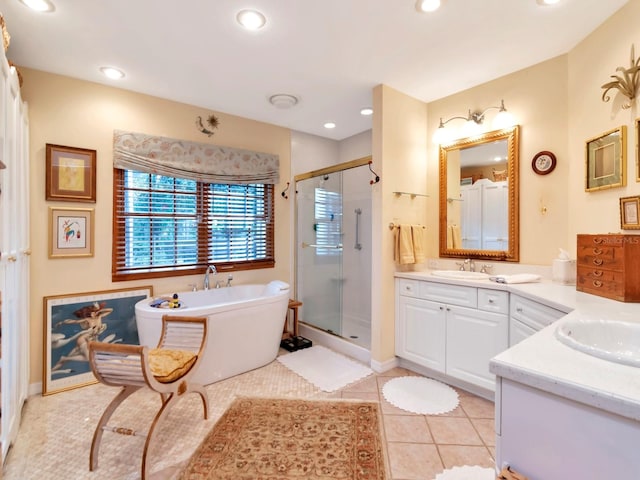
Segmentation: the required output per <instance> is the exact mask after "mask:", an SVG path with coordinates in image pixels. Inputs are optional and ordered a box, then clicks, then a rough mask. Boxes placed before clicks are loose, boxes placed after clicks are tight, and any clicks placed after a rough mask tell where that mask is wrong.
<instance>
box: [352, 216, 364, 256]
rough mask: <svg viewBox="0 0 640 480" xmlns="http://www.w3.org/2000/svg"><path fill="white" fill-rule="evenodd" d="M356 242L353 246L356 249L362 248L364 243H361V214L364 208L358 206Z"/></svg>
mask: <svg viewBox="0 0 640 480" xmlns="http://www.w3.org/2000/svg"><path fill="white" fill-rule="evenodd" d="M355 214H356V244H355V245H354V246H353V248H355V249H356V250H362V244H361V243H360V215H362V209H360V208H356V209H355Z"/></svg>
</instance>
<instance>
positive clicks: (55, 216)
mask: <svg viewBox="0 0 640 480" xmlns="http://www.w3.org/2000/svg"><path fill="white" fill-rule="evenodd" d="M93 216H94V210H93V208H59V207H49V258H68V257H93V244H94V238H93V237H94V235H93V231H94V222H93Z"/></svg>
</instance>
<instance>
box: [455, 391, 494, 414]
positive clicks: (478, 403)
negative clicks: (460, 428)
mask: <svg viewBox="0 0 640 480" xmlns="http://www.w3.org/2000/svg"><path fill="white" fill-rule="evenodd" d="M460 405H461V406H462V408H463V409H464V411H465V412H466V413H467V415H468V416H469V418H495V404H494V403H493V402H490V401H489V400H485V399H484V398H481V397H476V396H475V395H460Z"/></svg>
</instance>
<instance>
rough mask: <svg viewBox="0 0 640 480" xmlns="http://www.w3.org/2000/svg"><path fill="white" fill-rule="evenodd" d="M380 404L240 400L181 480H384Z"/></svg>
mask: <svg viewBox="0 0 640 480" xmlns="http://www.w3.org/2000/svg"><path fill="white" fill-rule="evenodd" d="M378 408H379V407H378V404H377V403H372V402H351V401H333V400H315V401H308V400H297V399H268V398H238V399H236V400H235V401H234V402H233V403H232V404H231V406H230V407H229V409H228V410H227V411H226V412H225V413H224V415H223V416H222V418H220V420H219V421H218V423H216V425H215V427H214V428H213V430H212V431H211V432H210V433H209V434H208V435H207V437H206V438H205V439H204V441H203V442H202V444H201V445H200V447H198V449H197V450H196V452H195V453H194V454H193V456H192V457H191V459H190V460H189V463H188V465H187V467H186V468H185V470H184V471H183V472H182V474H181V475H180V477H179V479H180V480H202V479H207V480H287V479H294V478H295V479H299V478H305V479H316V480H320V479H325V480H329V479H353V480H384V478H385V466H384V456H383V453H382V440H381V438H380V426H379V410H378Z"/></svg>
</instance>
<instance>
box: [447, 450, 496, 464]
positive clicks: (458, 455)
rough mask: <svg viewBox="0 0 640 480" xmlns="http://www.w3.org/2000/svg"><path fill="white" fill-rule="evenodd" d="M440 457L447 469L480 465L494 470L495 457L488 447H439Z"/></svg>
mask: <svg viewBox="0 0 640 480" xmlns="http://www.w3.org/2000/svg"><path fill="white" fill-rule="evenodd" d="M438 450H439V451H440V456H441V457H442V461H443V462H444V466H445V467H446V468H452V467H455V466H459V467H461V466H464V465H479V466H481V467H491V468H493V467H494V466H495V465H494V461H493V457H492V456H491V454H490V453H489V450H487V448H486V447H473V446H468V445H438Z"/></svg>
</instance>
